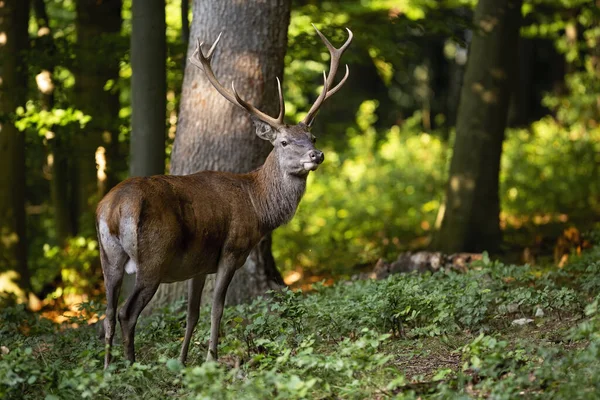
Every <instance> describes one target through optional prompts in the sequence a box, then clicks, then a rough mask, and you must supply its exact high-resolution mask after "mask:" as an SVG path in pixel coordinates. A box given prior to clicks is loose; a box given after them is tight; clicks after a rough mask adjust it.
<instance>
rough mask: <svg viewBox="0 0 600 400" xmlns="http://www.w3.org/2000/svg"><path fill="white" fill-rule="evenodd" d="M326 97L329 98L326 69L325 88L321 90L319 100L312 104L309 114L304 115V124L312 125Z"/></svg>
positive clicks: (324, 76)
mask: <svg viewBox="0 0 600 400" xmlns="http://www.w3.org/2000/svg"><path fill="white" fill-rule="evenodd" d="M326 98H327V75H326V74H325V71H323V90H321V94H319V97H317V100H315V104H313V105H312V107H311V108H310V110H309V111H308V114H306V117H304V119H303V120H302V123H303V124H304V125H307V126H311V125H312V123H313V121H314V120H315V117H316V116H317V113H318V112H319V108H321V104H322V103H323V102H324V101H325V99H326Z"/></svg>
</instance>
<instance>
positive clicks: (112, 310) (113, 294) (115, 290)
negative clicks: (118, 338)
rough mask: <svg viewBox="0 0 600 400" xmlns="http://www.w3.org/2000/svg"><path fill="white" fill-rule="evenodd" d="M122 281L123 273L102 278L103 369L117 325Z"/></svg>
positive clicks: (108, 359) (106, 362) (105, 365)
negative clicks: (103, 297) (103, 312)
mask: <svg viewBox="0 0 600 400" xmlns="http://www.w3.org/2000/svg"><path fill="white" fill-rule="evenodd" d="M122 282H123V274H121V276H118V277H111V278H110V279H107V278H106V276H105V278H104V285H105V287H106V315H105V317H104V343H105V345H104V347H105V351H106V353H105V354H104V369H106V368H108V365H109V364H110V361H111V358H112V355H111V353H110V350H111V348H112V343H113V338H114V336H115V326H116V325H117V315H116V310H117V304H118V302H119V293H120V292H121V283H122Z"/></svg>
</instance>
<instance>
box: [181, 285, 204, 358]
mask: <svg viewBox="0 0 600 400" xmlns="http://www.w3.org/2000/svg"><path fill="white" fill-rule="evenodd" d="M205 281H206V275H199V276H195V277H193V278H192V279H190V280H189V281H188V305H187V321H186V328H185V338H184V339H183V346H182V347H181V354H180V356H179V359H180V360H181V363H182V364H185V360H186V359H187V355H188V349H189V346H190V340H191V339H192V334H193V333H194V328H196V324H197V323H198V316H199V314H200V299H201V297H202V290H203V289H204V282H205Z"/></svg>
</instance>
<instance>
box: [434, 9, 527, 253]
mask: <svg viewBox="0 0 600 400" xmlns="http://www.w3.org/2000/svg"><path fill="white" fill-rule="evenodd" d="M521 4H522V1H521V0H480V1H479V3H478V4H477V8H476V10H475V17H474V18H475V26H476V27H477V28H479V31H478V32H475V33H474V37H473V41H472V42H471V48H470V54H469V59H468V61H467V69H466V72H465V77H464V84H463V88H462V93H461V98H460V106H459V111H458V120H457V126H456V142H455V144H454V154H453V156H452V163H451V166H450V177H449V182H448V187H447V190H446V199H447V200H446V211H445V215H444V218H443V221H442V226H441V230H440V233H439V236H438V242H437V247H438V248H439V249H440V250H442V251H443V252H446V253H455V252H460V251H466V252H477V251H482V250H488V251H492V252H493V251H496V250H498V246H499V245H500V242H501V239H502V236H501V231H500V227H499V213H500V201H499V196H498V190H499V187H498V180H499V172H500V155H501V153H502V142H503V140H504V129H505V127H506V120H507V114H508V106H509V100H510V95H511V88H512V86H513V84H514V82H515V81H516V72H517V69H516V67H517V52H518V40H519V28H520V25H521V24H520V22H521Z"/></svg>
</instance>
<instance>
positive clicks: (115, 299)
mask: <svg viewBox="0 0 600 400" xmlns="http://www.w3.org/2000/svg"><path fill="white" fill-rule="evenodd" d="M98 233H99V234H98V243H99V247H100V263H101V264H102V274H103V275H104V287H105V288H106V313H105V317H104V322H103V324H104V343H105V346H104V347H105V354H104V369H106V368H108V365H109V364H110V362H111V359H112V355H111V348H112V343H113V338H114V336H115V327H116V324H117V315H116V311H117V305H118V303H119V293H120V291H121V284H122V282H123V271H124V269H125V263H126V262H127V259H128V256H127V253H125V251H124V250H123V248H122V247H121V246H120V245H119V244H118V242H117V241H116V239H115V238H113V237H112V236H110V235H109V234H108V233H107V231H106V228H105V225H100V229H98Z"/></svg>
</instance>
